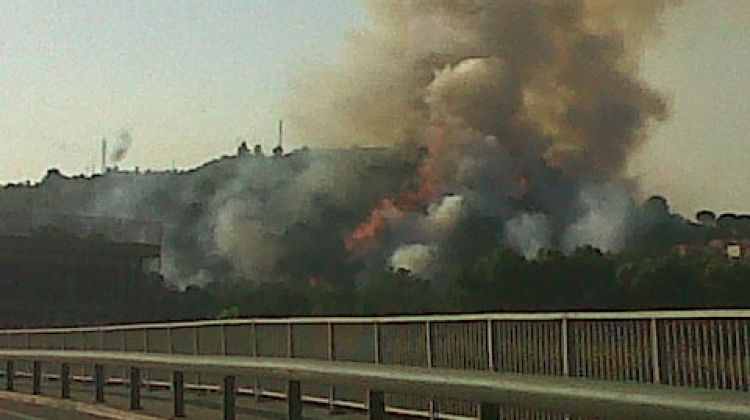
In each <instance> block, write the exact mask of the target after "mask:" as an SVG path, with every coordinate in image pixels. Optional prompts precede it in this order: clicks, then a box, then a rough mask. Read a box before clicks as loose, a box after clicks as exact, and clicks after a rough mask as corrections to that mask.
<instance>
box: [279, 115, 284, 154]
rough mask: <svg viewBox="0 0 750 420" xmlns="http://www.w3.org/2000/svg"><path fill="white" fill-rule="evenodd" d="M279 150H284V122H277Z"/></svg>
mask: <svg viewBox="0 0 750 420" xmlns="http://www.w3.org/2000/svg"><path fill="white" fill-rule="evenodd" d="M279 148H281V149H283V148H284V120H279Z"/></svg>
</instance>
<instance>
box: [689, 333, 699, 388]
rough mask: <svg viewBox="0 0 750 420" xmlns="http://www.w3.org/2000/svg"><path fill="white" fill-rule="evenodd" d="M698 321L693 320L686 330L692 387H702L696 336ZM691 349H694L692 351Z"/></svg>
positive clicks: (697, 338)
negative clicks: (688, 341) (688, 342)
mask: <svg viewBox="0 0 750 420" xmlns="http://www.w3.org/2000/svg"><path fill="white" fill-rule="evenodd" d="M698 322H700V321H698V320H694V321H692V322H691V323H690V329H689V330H688V337H689V340H690V355H689V357H690V372H691V376H690V381H691V384H692V386H702V384H703V375H702V373H701V369H700V366H699V365H700V348H701V346H700V337H699V336H698ZM693 348H695V349H694V350H693Z"/></svg>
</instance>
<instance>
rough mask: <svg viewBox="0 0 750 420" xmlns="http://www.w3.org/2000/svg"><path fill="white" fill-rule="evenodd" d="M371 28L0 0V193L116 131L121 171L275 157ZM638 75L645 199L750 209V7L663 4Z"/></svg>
mask: <svg viewBox="0 0 750 420" xmlns="http://www.w3.org/2000/svg"><path fill="white" fill-rule="evenodd" d="M365 21H366V13H365V10H364V8H363V6H362V4H361V3H360V2H359V1H357V0H284V1H272V0H252V1H251V0H247V1H228V0H222V1H212V2H206V1H198V0H181V1H156V0H153V1H137V0H129V1H120V2H116V1H77V0H66V1H37V0H26V1H22V0H0V182H17V181H22V180H26V179H32V180H38V179H40V178H41V177H42V176H43V175H44V174H45V173H46V171H47V168H49V167H58V168H60V169H61V170H62V171H63V172H64V173H67V174H76V173H81V172H84V171H86V170H87V168H90V167H91V166H92V165H98V162H99V160H100V157H99V154H100V148H101V138H102V137H107V138H110V139H112V138H114V136H116V135H117V133H118V132H120V131H121V130H123V129H127V130H129V132H130V133H131V135H132V137H133V146H132V148H131V151H130V152H129V154H128V155H127V157H126V158H125V160H124V161H123V162H122V166H124V167H127V168H133V167H136V166H137V167H140V168H169V167H172V166H173V165H175V166H177V167H192V166H195V165H199V164H200V163H201V162H204V161H206V160H209V159H211V158H213V157H215V156H218V155H221V154H226V153H233V152H234V150H235V149H236V147H237V144H238V138H240V137H242V138H246V139H247V140H248V141H249V143H251V144H255V143H261V144H263V145H264V147H265V148H266V149H267V150H270V149H271V148H272V147H273V145H274V143H275V139H276V124H277V120H278V119H279V118H283V106H282V104H283V102H284V95H285V94H286V93H288V92H289V90H288V89H287V86H288V84H289V83H290V81H291V80H293V79H294V78H295V76H296V75H298V74H299V73H300V72H301V71H304V69H305V67H306V66H308V65H311V64H314V63H315V62H316V61H319V60H328V59H331V58H332V57H335V56H336V52H337V50H338V49H340V48H341V47H342V45H343V43H344V41H345V38H346V35H347V33H349V32H350V31H351V29H352V28H356V27H357V26H359V25H362V24H363V23H364V22H365ZM641 70H642V75H643V78H644V79H645V80H646V81H647V82H648V83H650V84H651V85H652V86H653V87H655V88H656V89H657V90H659V91H660V92H662V93H663V94H664V95H665V96H666V97H667V98H668V100H669V104H670V109H671V112H670V118H669V119H668V120H667V121H665V122H664V123H660V124H659V125H656V126H655V127H654V128H653V130H652V134H651V136H650V139H649V141H648V142H647V143H646V144H645V145H644V146H643V147H642V148H641V150H639V151H638V152H637V154H636V156H635V157H634V159H633V160H632V162H631V165H630V168H629V172H630V173H631V174H632V175H633V176H634V177H637V178H638V179H639V180H640V181H641V182H640V184H641V187H642V190H643V194H644V196H648V195H651V194H661V195H664V196H666V197H667V198H668V199H669V201H670V203H671V204H672V207H673V208H674V209H675V210H678V211H680V212H682V213H683V214H686V215H692V214H693V213H695V211H696V210H698V209H701V208H711V209H714V210H715V211H717V212H724V211H736V212H750V187H748V186H747V185H750V141H748V140H749V139H750V137H749V135H748V133H750V119H749V118H748V114H749V111H750V76H749V75H748V72H749V71H750V1H747V0H694V1H686V2H685V3H684V4H683V5H681V6H679V7H672V8H670V9H668V10H667V11H666V13H665V14H664V16H663V33H662V35H661V37H660V38H659V39H658V40H657V41H656V42H654V43H653V45H651V46H650V47H649V48H648V50H647V51H646V53H645V55H644V57H643V62H642V68H641ZM286 139H287V144H288V145H289V146H290V147H299V146H303V145H305V144H306V143H305V139H304V133H298V132H295V131H294V127H289V129H288V135H287V136H286ZM310 146H311V147H314V146H315V145H310Z"/></svg>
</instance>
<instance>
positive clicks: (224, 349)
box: [219, 324, 227, 356]
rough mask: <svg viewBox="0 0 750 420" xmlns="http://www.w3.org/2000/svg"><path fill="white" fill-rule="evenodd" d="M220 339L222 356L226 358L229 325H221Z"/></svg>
mask: <svg viewBox="0 0 750 420" xmlns="http://www.w3.org/2000/svg"><path fill="white" fill-rule="evenodd" d="M219 339H220V340H221V347H220V350H221V354H222V355H224V356H226V355H227V325H226V324H221V325H219Z"/></svg>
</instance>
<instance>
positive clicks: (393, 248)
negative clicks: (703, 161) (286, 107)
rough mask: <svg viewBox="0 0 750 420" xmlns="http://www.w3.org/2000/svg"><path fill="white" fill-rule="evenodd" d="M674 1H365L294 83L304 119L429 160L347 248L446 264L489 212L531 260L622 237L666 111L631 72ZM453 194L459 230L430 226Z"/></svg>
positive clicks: (314, 129) (610, 246)
mask: <svg viewBox="0 0 750 420" xmlns="http://www.w3.org/2000/svg"><path fill="white" fill-rule="evenodd" d="M666 5H667V2H664V1H648V2H646V1H644V2H614V1H612V2H610V1H605V2H602V1H525V0H524V1H514V0H509V1H495V0H487V1H483V0H473V1H418V0H415V1H400V2H391V1H370V2H368V6H369V10H370V12H371V24H370V25H369V26H367V27H365V28H361V29H360V30H359V31H357V32H356V33H355V34H354V35H353V36H352V37H351V39H350V42H349V43H348V44H347V46H346V48H345V50H344V51H343V54H342V57H341V58H340V59H339V61H337V62H335V63H330V65H328V66H325V67H324V68H322V69H319V70H318V73H319V74H317V75H312V76H309V75H308V76H309V77H307V78H305V79H302V80H301V81H300V82H299V84H298V88H297V90H296V92H295V93H296V94H297V95H296V96H295V97H294V98H293V101H292V104H291V109H292V110H293V111H294V112H293V115H294V116H295V117H296V119H295V122H296V123H297V124H299V125H300V126H301V127H304V128H305V130H302V132H305V133H309V135H311V136H313V137H315V138H318V139H320V140H321V141H326V140H329V141H330V139H335V141H349V142H353V143H355V144H360V143H365V144H388V145H392V144H397V145H403V144H416V145H421V146H424V147H425V148H426V157H425V159H424V160H423V162H422V165H421V166H420V168H419V171H418V174H417V175H416V176H417V180H416V181H415V182H414V185H413V186H412V189H410V190H402V191H398V192H395V193H394V194H392V195H390V196H388V197H385V198H384V199H383V200H382V201H381V205H379V206H378V207H376V208H375V209H373V211H372V213H371V214H370V216H369V217H368V218H366V219H365V220H364V221H363V224H362V226H361V227H360V228H359V229H357V230H355V232H354V235H353V236H352V238H351V241H350V243H349V246H348V248H350V249H353V250H355V251H356V249H357V247H358V242H362V243H363V245H362V247H363V248H365V249H366V250H367V251H368V252H373V251H372V250H373V249H376V250H378V251H379V252H381V253H383V254H385V255H391V257H390V261H391V262H392V263H395V264H398V265H400V266H401V267H403V268H406V269H410V270H414V271H416V272H417V274H420V275H428V276H431V275H434V274H435V270H434V267H435V265H442V264H446V263H449V261H447V255H446V249H445V248H446V246H445V245H446V244H447V243H448V242H449V241H450V238H451V236H452V235H453V234H454V232H455V230H456V229H455V226H459V222H460V220H461V219H465V218H472V217H490V218H495V219H500V220H503V221H505V222H504V224H503V226H504V232H503V231H502V230H503V229H501V230H500V231H498V232H496V234H497V237H498V238H499V240H502V241H505V243H506V244H507V245H509V246H511V247H513V248H515V249H516V250H518V251H519V252H521V253H522V254H524V255H526V256H528V257H533V256H534V255H535V254H536V252H538V250H539V249H542V248H545V247H558V248H562V249H564V250H567V251H570V250H573V249H575V248H576V247H578V246H581V245H586V244H590V245H594V246H597V247H599V248H602V249H605V250H613V251H614V250H618V249H620V248H621V247H622V245H624V243H625V240H624V238H623V237H624V236H625V234H626V228H627V226H628V225H629V224H630V223H631V222H632V221H631V220H630V219H631V217H632V213H633V211H632V210H633V204H632V200H631V198H630V197H631V196H632V195H633V192H634V191H633V189H634V187H633V185H632V184H631V182H630V181H628V180H627V179H625V178H624V177H623V170H624V168H625V165H626V163H627V161H628V157H629V156H630V154H631V153H632V152H633V151H634V150H635V149H636V148H637V147H638V145H639V144H641V143H642V142H643V140H644V138H645V136H646V134H647V130H648V128H649V126H650V124H651V123H652V122H654V121H658V120H660V119H663V118H664V117H665V116H666V114H667V112H666V106H665V103H664V101H663V100H662V99H661V97H660V96H659V95H658V94H657V93H656V92H654V91H653V90H651V89H649V87H648V86H646V85H645V84H644V82H643V81H641V80H640V79H639V77H638V75H637V71H636V70H637V64H638V58H639V56H640V54H641V53H642V49H643V47H644V45H645V44H646V42H647V41H648V39H647V38H648V37H649V36H651V35H653V34H654V33H656V32H658V17H659V14H660V13H661V11H662V10H663V9H664V8H665V7H666ZM344 139H346V140H344ZM446 196H451V197H454V198H456V199H457V200H460V202H461V206H460V209H459V210H458V211H455V212H453V213H452V214H451V218H452V220H451V221H450V222H449V223H447V224H448V225H450V226H453V227H454V228H451V227H450V226H445V224H444V228H443V229H442V231H441V232H440V233H439V234H429V232H425V231H424V230H425V229H424V226H425V225H431V223H429V221H427V220H426V219H428V218H429V217H430V216H429V214H425V209H427V208H430V207H432V206H436V205H438V203H440V201H441V200H443V197H446ZM427 230H429V228H428V229H427ZM363 233H366V234H363ZM373 242H375V243H376V245H373ZM453 245H455V241H454V242H453ZM429 259H432V261H431V262H429V263H428V262H427V260H429ZM418 267H425V268H426V267H429V268H430V270H432V271H433V272H431V273H426V272H420V270H419V269H418Z"/></svg>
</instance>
